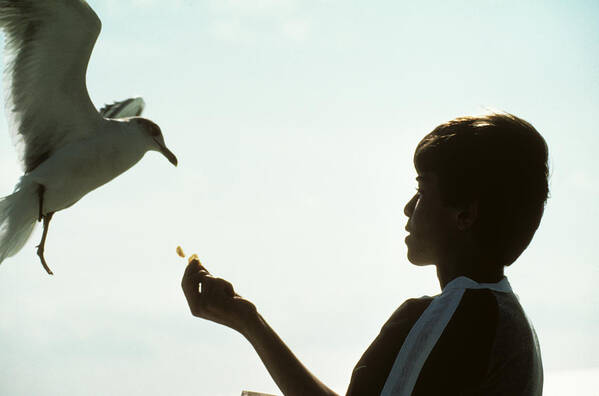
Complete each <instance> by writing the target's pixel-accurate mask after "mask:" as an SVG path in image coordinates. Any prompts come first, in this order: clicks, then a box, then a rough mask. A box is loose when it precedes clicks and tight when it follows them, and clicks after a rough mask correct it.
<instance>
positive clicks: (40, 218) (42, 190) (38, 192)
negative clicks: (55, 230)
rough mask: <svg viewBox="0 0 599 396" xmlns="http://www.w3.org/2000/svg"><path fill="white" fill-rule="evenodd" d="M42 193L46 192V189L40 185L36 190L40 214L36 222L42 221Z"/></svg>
mask: <svg viewBox="0 0 599 396" xmlns="http://www.w3.org/2000/svg"><path fill="white" fill-rule="evenodd" d="M44 192H46V187H44V186H43V185H42V184H40V185H39V188H38V190H37V195H38V196H39V198H40V212H39V216H38V218H37V221H38V222H39V221H42V217H44Z"/></svg>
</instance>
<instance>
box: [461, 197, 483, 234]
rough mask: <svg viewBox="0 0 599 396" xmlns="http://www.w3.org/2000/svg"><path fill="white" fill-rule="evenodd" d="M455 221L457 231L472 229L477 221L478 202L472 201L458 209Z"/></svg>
mask: <svg viewBox="0 0 599 396" xmlns="http://www.w3.org/2000/svg"><path fill="white" fill-rule="evenodd" d="M456 219H457V227H458V230H460V231H466V230H469V229H470V228H472V226H473V225H474V223H476V220H477V219H478V201H472V202H471V203H469V204H467V205H464V206H463V207H461V208H460V209H458V211H457V216H456Z"/></svg>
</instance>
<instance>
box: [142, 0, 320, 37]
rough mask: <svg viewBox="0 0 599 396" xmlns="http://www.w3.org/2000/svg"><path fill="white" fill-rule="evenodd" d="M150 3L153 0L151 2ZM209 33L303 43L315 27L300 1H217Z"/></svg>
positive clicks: (210, 8)
mask: <svg viewBox="0 0 599 396" xmlns="http://www.w3.org/2000/svg"><path fill="white" fill-rule="evenodd" d="M148 1H149V0H148ZM209 4H210V6H209V10H210V12H211V13H212V18H210V19H211V20H212V21H213V22H212V23H211V25H210V26H209V31H210V32H211V33H212V34H213V35H214V36H215V37H216V38H218V39H223V40H227V41H240V42H259V41H265V40H272V39H284V40H289V41H295V42H303V41H305V40H306V39H307V38H308V37H309V33H310V28H311V24H310V22H309V21H308V19H307V18H306V17H304V16H303V15H302V14H303V13H302V9H301V7H300V6H301V5H303V4H305V3H301V4H300V2H298V1H296V0H224V1H223V0H220V1H217V0H213V1H211V2H210V3H209Z"/></svg>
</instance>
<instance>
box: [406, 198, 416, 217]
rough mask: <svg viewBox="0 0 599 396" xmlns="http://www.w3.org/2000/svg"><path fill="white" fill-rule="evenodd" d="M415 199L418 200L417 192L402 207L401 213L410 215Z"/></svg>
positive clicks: (412, 211)
mask: <svg viewBox="0 0 599 396" xmlns="http://www.w3.org/2000/svg"><path fill="white" fill-rule="evenodd" d="M416 201H418V194H416V195H414V196H413V197H412V199H410V200H409V201H408V203H407V204H406V206H405V207H404V208H403V213H404V214H405V215H406V216H408V217H410V216H412V213H414V207H415V206H416Z"/></svg>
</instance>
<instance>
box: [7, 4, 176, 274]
mask: <svg viewBox="0 0 599 396" xmlns="http://www.w3.org/2000/svg"><path fill="white" fill-rule="evenodd" d="M0 28H1V29H2V30H3V31H4V33H5V44H6V48H5V51H6V52H5V54H6V57H5V59H7V61H6V70H5V76H4V83H5V89H4V91H5V93H6V101H5V105H6V113H7V116H8V118H9V129H10V131H11V135H12V137H13V141H14V143H15V145H16V147H17V151H18V153H19V158H20V160H21V164H22V167H23V170H24V175H23V176H22V177H21V178H20V180H19V182H18V183H17V186H16V187H15V190H14V193H13V194H12V195H9V196H6V197H4V198H0V263H1V262H2V261H3V260H4V259H5V258H7V257H10V256H13V255H15V254H16V253H17V252H18V251H19V250H20V249H21V248H22V247H23V245H24V244H25V242H26V241H27V239H28V238H29V236H30V235H31V232H32V231H33V228H34V226H35V222H36V221H40V222H41V221H43V233H42V239H41V242H40V244H39V245H38V247H37V248H38V249H37V254H38V256H39V258H40V260H41V263H42V265H43V266H44V268H45V270H46V271H47V272H48V274H52V271H51V270H50V268H49V267H48V264H47V263H46V260H45V258H44V246H45V242H46V237H47V235H48V226H49V224H50V220H51V219H52V216H53V215H54V213H56V212H57V211H59V210H62V209H65V208H68V207H69V206H71V205H73V204H74V203H75V202H77V201H78V200H80V199H81V198H82V197H83V196H84V195H86V194H87V193H89V192H90V191H92V190H94V189H96V188H97V187H99V186H101V185H103V184H105V183H107V182H109V181H110V180H112V179H114V178H115V177H117V176H118V175H120V174H121V173H123V172H125V171H126V170H128V169H129V168H130V167H132V166H133V165H135V164H136V163H137V162H138V161H139V160H140V159H141V158H142V157H143V156H144V154H145V153H146V152H147V151H150V150H154V151H159V152H161V153H162V154H163V155H164V156H165V157H166V158H167V159H168V160H169V161H170V162H171V163H172V164H173V165H175V166H176V165H177V158H176V157H175V155H174V154H173V153H172V152H171V151H170V150H169V149H168V148H167V147H166V145H165V143H164V138H163V137H162V132H161V131H160V128H159V127H158V125H156V124H155V123H153V122H152V121H150V120H148V119H145V118H141V117H139V115H140V114H141V111H142V110H143V107H144V102H143V100H142V99H141V98H131V99H127V100H125V101H122V102H116V103H114V104H112V105H108V106H105V107H103V108H102V109H101V110H100V111H99V112H98V111H97V110H96V108H95V107H94V105H93V103H92V102H91V100H90V98H89V94H88V92H87V87H86V83H85V75H86V70H87V64H88V62H89V57H90V55H91V52H92V49H93V47H94V44H95V42H96V39H97V37H98V34H99V33H100V29H101V22H100V19H99V18H98V16H97V15H96V13H95V12H94V11H93V10H92V9H91V7H90V6H89V5H88V4H87V3H86V2H85V1H83V0H0Z"/></svg>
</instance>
